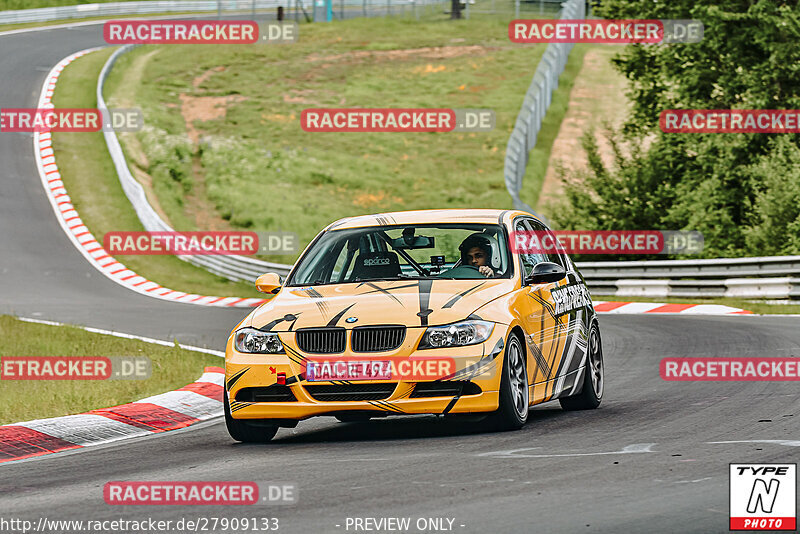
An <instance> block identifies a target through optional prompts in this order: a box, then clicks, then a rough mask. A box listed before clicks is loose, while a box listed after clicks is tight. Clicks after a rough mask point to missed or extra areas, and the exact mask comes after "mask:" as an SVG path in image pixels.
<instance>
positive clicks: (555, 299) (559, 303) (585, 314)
mask: <svg viewBox="0 0 800 534" xmlns="http://www.w3.org/2000/svg"><path fill="white" fill-rule="evenodd" d="M530 225H531V227H532V228H533V229H534V230H536V231H539V232H542V233H543V234H547V235H550V236H553V237H552V240H553V242H555V235H554V234H553V233H552V230H550V229H549V228H548V227H547V226H545V225H544V224H542V223H541V222H539V221H537V220H535V219H531V220H530ZM545 255H546V257H547V261H549V262H552V263H556V264H558V265H561V266H562V267H563V268H564V270H565V271H566V276H565V277H564V279H562V280H561V281H559V282H558V283H555V284H547V287H541V288H540V289H539V294H540V296H541V297H542V298H543V299H545V300H547V302H548V303H549V305H550V306H549V307H548V308H547V309H548V310H550V309H552V310H553V315H554V317H555V320H556V330H557V332H556V333H555V334H554V337H556V338H557V341H556V345H557V347H556V349H555V350H554V356H555V358H554V359H553V360H548V362H549V363H550V364H551V377H552V378H553V381H552V382H551V383H549V384H548V385H547V388H546V390H547V393H546V397H547V398H554V397H558V396H561V395H563V394H569V393H570V391H571V390H572V388H573V386H574V384H575V379H576V377H577V375H578V370H579V368H580V366H582V365H584V363H585V360H584V359H585V356H586V353H587V350H588V334H589V328H588V327H589V324H590V320H591V315H592V314H593V309H592V305H591V298H590V297H589V291H588V289H587V288H586V286H585V284H584V281H583V278H581V276H580V275H579V274H578V272H577V271H576V269H575V266H574V264H573V262H572V260H571V259H570V258H569V256H568V255H567V254H566V252H565V251H564V250H563V249H561V250H553V249H548V250H545Z"/></svg>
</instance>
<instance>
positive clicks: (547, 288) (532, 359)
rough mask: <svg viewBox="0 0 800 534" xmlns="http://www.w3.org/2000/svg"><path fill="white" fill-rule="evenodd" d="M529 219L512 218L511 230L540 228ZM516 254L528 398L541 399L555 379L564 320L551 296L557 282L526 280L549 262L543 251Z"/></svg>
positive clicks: (545, 395)
mask: <svg viewBox="0 0 800 534" xmlns="http://www.w3.org/2000/svg"><path fill="white" fill-rule="evenodd" d="M535 222H536V221H534V220H533V219H532V218H529V217H519V218H517V219H515V221H514V231H515V232H524V233H525V235H528V236H530V235H532V232H534V231H535V230H539V228H538V227H536V226H534V224H533V223H535ZM517 251H518V253H519V260H520V264H521V265H520V269H521V272H522V279H523V285H522V293H523V295H524V297H523V298H522V299H521V301H520V304H521V305H520V312H521V313H520V316H521V317H520V318H521V321H522V325H523V329H524V330H525V343H526V345H527V347H528V380H529V381H530V383H531V384H533V390H532V391H531V395H530V397H531V401H532V402H541V401H542V400H545V399H546V398H548V397H550V396H552V391H553V387H554V385H555V382H556V379H557V377H556V371H557V365H558V363H559V362H560V361H561V354H562V353H563V348H564V343H565V336H564V332H563V330H564V320H563V319H561V318H559V317H558V315H557V313H556V310H555V308H554V307H553V301H552V298H551V291H552V289H554V288H556V287H557V286H558V285H559V283H558V282H556V283H546V284H533V285H529V284H526V283H525V279H526V278H527V277H528V276H530V274H531V273H532V272H533V268H534V267H535V266H536V264H538V263H541V262H544V261H548V256H547V254H545V253H544V251H538V250H535V249H531V248H529V247H528V248H526V247H523V248H521V249H518V250H517Z"/></svg>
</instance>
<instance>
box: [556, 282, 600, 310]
mask: <svg viewBox="0 0 800 534" xmlns="http://www.w3.org/2000/svg"><path fill="white" fill-rule="evenodd" d="M550 294H551V295H552V297H553V300H554V301H555V311H556V315H564V314H566V313H570V312H573V311H575V310H578V309H581V308H585V307H586V306H591V305H592V299H591V297H589V291H587V289H586V286H584V285H583V284H568V285H565V286H561V287H557V288H554V289H553V290H552V291H550Z"/></svg>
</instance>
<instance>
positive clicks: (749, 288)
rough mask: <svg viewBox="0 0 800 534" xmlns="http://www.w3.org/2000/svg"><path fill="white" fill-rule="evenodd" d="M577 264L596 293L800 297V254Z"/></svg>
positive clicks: (590, 287) (617, 294)
mask: <svg viewBox="0 0 800 534" xmlns="http://www.w3.org/2000/svg"><path fill="white" fill-rule="evenodd" d="M577 265H578V268H579V269H580V271H581V273H582V274H583V276H584V278H586V283H587V285H588V286H589V289H590V290H591V291H592V293H593V294H595V295H613V296H619V297H626V296H627V297H635V296H643V297H689V298H691V297H737V298H773V299H800V256H767V257H762V258H720V259H708V260H653V261H620V262H610V261H603V262H584V263H578V264H577Z"/></svg>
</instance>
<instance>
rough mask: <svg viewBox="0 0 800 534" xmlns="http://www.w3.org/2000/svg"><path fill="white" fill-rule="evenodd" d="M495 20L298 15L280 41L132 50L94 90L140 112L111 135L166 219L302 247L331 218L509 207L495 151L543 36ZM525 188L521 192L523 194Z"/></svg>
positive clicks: (560, 102)
mask: <svg viewBox="0 0 800 534" xmlns="http://www.w3.org/2000/svg"><path fill="white" fill-rule="evenodd" d="M507 24H508V20H507V19H502V18H500V17H494V18H492V17H484V18H479V17H474V18H471V19H470V20H461V21H449V20H444V18H442V19H441V20H425V21H420V22H416V21H413V20H408V19H401V18H390V19H354V20H347V21H344V22H337V23H336V24H335V25H323V24H317V25H304V26H302V27H301V29H300V41H299V42H298V43H295V44H292V45H287V46H272V47H269V46H260V47H258V46H256V47H233V46H202V47H201V46H194V47H186V46H184V47H179V46H171V47H170V46H163V47H152V46H144V47H140V48H138V49H136V50H135V51H133V52H131V53H129V54H126V55H125V56H123V57H122V58H121V59H120V61H119V63H118V65H117V66H116V67H115V69H114V71H113V73H112V76H111V78H110V79H109V83H108V86H107V89H106V93H107V97H108V100H109V102H110V104H111V105H117V106H120V107H124V106H122V104H125V103H131V102H135V104H136V105H138V106H141V107H142V108H143V110H144V114H145V122H146V128H145V130H143V131H142V132H140V133H139V134H138V135H136V136H135V138H134V139H131V137H130V136H128V137H126V138H123V144H124V147H125V150H126V154H127V155H128V157H129V161H130V162H131V163H132V166H135V167H137V168H138V170H139V171H141V172H144V173H146V175H147V176H149V177H150V178H151V179H152V190H153V192H154V196H155V197H156V198H157V199H158V203H159V205H160V209H162V210H163V211H164V213H166V214H167V216H168V218H169V219H170V221H171V222H172V223H173V225H174V226H175V227H176V228H180V229H185V230H194V229H221V230H225V229H253V230H274V231H280V230H284V231H285V230H291V231H294V232H297V233H299V234H300V241H301V244H302V245H305V244H306V243H308V242H309V241H310V239H311V238H313V236H314V235H315V234H316V233H317V232H318V231H319V229H320V228H322V227H323V226H325V225H326V224H328V223H329V222H331V221H332V220H335V219H338V218H340V217H346V216H354V215H359V214H364V213H375V212H382V211H391V210H408V209H425V208H474V207H486V208H491V207H494V208H508V207H510V205H511V201H510V197H509V195H508V192H507V191H506V188H505V183H504V179H503V162H504V156H505V146H506V143H507V141H508V136H509V134H510V132H511V130H512V128H513V125H514V121H515V120H516V116H517V113H518V112H519V108H520V105H521V103H522V100H523V97H524V95H525V91H526V90H527V88H528V85H529V84H530V81H531V77H532V75H533V72H534V70H535V68H536V65H537V64H538V61H539V59H540V57H541V54H542V53H543V51H544V46H534V47H530V46H520V45H515V44H512V43H510V42H508V37H507V28H508V26H507ZM581 54H582V52H581V51H579V52H577V53H575V54H573V55H572V57H571V59H570V64H569V65H568V67H567V73H566V74H565V76H562V82H561V86H560V87H559V90H558V93H557V94H556V96H555V101H554V105H553V106H552V107H551V108H550V112H549V113H548V116H547V119H546V123H545V128H546V132H545V133H544V134H543V136H544V137H545V138H547V136H548V135H549V136H550V137H551V138H552V137H553V136H554V135H555V132H557V126H558V124H559V123H560V120H561V118H562V117H563V113H564V110H565V107H566V102H567V101H568V97H569V90H570V88H571V86H572V81H573V79H574V75H575V74H576V73H577V71H578V70H579V67H580V60H581ZM311 107H323V108H324V107H432V108H442V107H449V108H490V109H493V110H494V111H495V113H496V117H497V122H496V128H495V129H494V130H493V131H491V132H484V133H455V132H452V133H440V134H420V133H392V134H387V133H383V134H381V133H345V134H342V133H339V134H335V133H308V132H304V131H303V130H302V129H301V127H300V113H301V112H302V110H303V109H306V108H311ZM550 130H552V133H550V134H548V133H547V132H548V131H550ZM550 144H552V140H551V141H550ZM549 146H550V145H547V147H545V148H542V149H540V154H541V157H543V158H544V159H545V161H546V159H547V156H549ZM539 174H540V175H543V171H541V172H539ZM540 184H541V178H540V179H539V180H538V181H537V180H536V179H531V181H530V182H529V183H528V184H526V191H525V192H524V196H523V198H525V199H526V200H531V199H533V200H534V203H535V198H536V196H537V195H538V191H537V187H539V186H540ZM267 259H269V260H271V261H277V262H283V263H291V262H292V261H293V260H294V257H293V256H289V257H286V256H272V257H268V258H267Z"/></svg>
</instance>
